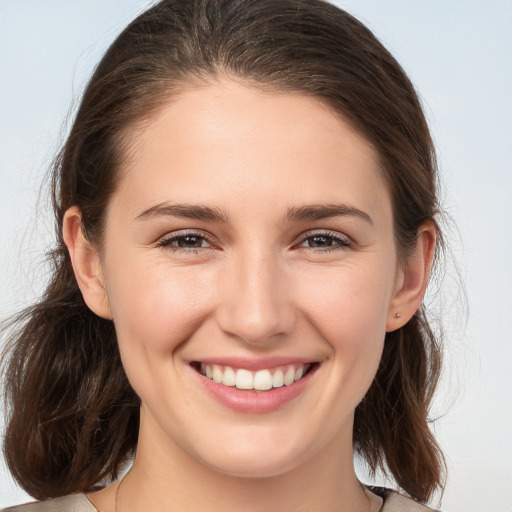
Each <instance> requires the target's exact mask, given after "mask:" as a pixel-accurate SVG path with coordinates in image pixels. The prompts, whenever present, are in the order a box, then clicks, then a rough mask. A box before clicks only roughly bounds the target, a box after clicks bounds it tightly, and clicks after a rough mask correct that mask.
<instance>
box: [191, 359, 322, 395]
mask: <svg viewBox="0 0 512 512" xmlns="http://www.w3.org/2000/svg"><path fill="white" fill-rule="evenodd" d="M191 366H192V368H194V369H195V370H196V371H197V372H198V373H200V374H201V375H203V376H204V377H206V378H207V379H209V380H211V381H213V382H215V383H217V384H222V385H224V386H228V387H235V388H237V389H240V390H246V391H251V390H252V391H270V390H272V389H277V388H281V387H283V386H290V385H292V384H293V383H294V382H297V381H299V380H301V379H303V378H304V377H305V376H306V375H308V374H309V373H311V372H313V371H315V370H316V369H317V368H318V366H320V363H306V364H286V365H282V366H278V367H276V368H269V369H261V370H257V371H251V370H247V369H244V368H233V367H231V366H225V365H219V364H209V363H201V362H200V361H194V362H192V363H191Z"/></svg>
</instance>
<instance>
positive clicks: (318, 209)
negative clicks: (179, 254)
mask: <svg viewBox="0 0 512 512" xmlns="http://www.w3.org/2000/svg"><path fill="white" fill-rule="evenodd" d="M341 216H355V217H359V218H360V219H363V220H364V221H365V222H367V223H368V224H370V225H372V226H373V220H372V219H371V217H370V216H369V215H368V214H367V213H366V212H364V211H362V210H359V209H358V208H354V207H353V206H348V205H345V204H314V205H307V206H300V207H292V208H290V209H289V210H288V212H287V214H286V215H285V222H297V221H308V220H322V219H327V218H330V217H341ZM154 217H181V218H186V219H195V220H205V221H211V222H218V223H222V224H226V223H227V222H228V220H229V217H228V215H227V214H226V213H225V212H224V211H222V210H221V209H219V208H212V207H210V206H205V205H201V204H198V205H195V204H194V205H192V204H170V203H162V204H158V205H156V206H152V207H151V208H148V209H147V210H144V211H143V212H142V213H141V214H140V215H138V216H137V217H136V219H137V220H146V219H150V218H154Z"/></svg>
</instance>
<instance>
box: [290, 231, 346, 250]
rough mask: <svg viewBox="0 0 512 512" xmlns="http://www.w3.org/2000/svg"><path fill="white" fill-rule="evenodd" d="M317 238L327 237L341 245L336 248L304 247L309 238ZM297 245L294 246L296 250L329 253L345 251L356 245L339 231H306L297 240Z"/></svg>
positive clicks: (335, 246)
mask: <svg viewBox="0 0 512 512" xmlns="http://www.w3.org/2000/svg"><path fill="white" fill-rule="evenodd" d="M315 236H325V237H328V238H332V239H334V240H339V242H340V243H338V244H337V245H334V246H327V247H324V248H322V247H319V248H315V247H304V246H302V245H301V244H303V243H304V242H305V241H306V240H307V239H308V238H313V237H315ZM297 240H298V241H297V243H295V244H293V247H294V248H298V249H303V250H304V249H305V250H311V251H315V252H322V251H323V252H327V251H329V250H331V251H332V250H340V249H341V250H343V249H349V248H350V247H352V246H353V245H354V241H353V240H352V239H351V238H350V237H349V236H348V235H346V234H344V233H341V232H339V231H332V230H330V229H313V230H309V231H306V232H304V233H302V234H301V235H300V237H298V239H297Z"/></svg>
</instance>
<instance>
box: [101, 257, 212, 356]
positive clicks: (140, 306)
mask: <svg viewBox="0 0 512 512" xmlns="http://www.w3.org/2000/svg"><path fill="white" fill-rule="evenodd" d="M125 264H126V266H127V267H128V269H129V270H130V271H129V272H127V273H124V272H123V273H120V272H116V273H115V277H114V278H113V280H112V281H109V282H108V283H107V287H108V289H110V290H112V293H111V294H110V293H109V302H110V306H111V310H112V314H113V317H114V323H115V326H116V332H117V335H118V339H119V344H120V347H121V350H122V351H125V352H126V351H127V350H128V349H130V350H138V351H141V350H145V351H148V352H150V351H155V352H158V353H165V352H169V351H173V350H175V349H176V348H177V347H178V346H179V345H180V344H181V343H182V342H183V340H186V339H187V338H188V337H189V336H190V335H191V334H192V333H193V332H194V330H195V329H196V328H197V325H198V324H199V323H200V322H201V319H202V318H203V317H204V315H205V314H206V311H205V310H206V309H208V304H209V302H210V301H211V300H210V298H209V297H208V295H207V292H208V290H210V289H211V286H207V283H208V281H209V279H208V276H207V275H205V274H206V273H205V272H195V273H193V279H191V272H190V269H186V268H176V267H174V268H172V267H170V266H169V265H168V264H167V265H166V264H161V263H154V264H148V262H144V263H143V264H137V261H134V262H133V263H132V264H130V262H125ZM123 274H124V275H123Z"/></svg>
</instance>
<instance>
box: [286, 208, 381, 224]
mask: <svg viewBox="0 0 512 512" xmlns="http://www.w3.org/2000/svg"><path fill="white" fill-rule="evenodd" d="M347 215H348V216H354V217H359V218H360V219H362V220H364V221H365V222H367V223H368V224H370V225H372V226H373V220H372V218H371V217H370V216H369V215H368V214H367V213H366V212H363V211H362V210H359V209H358V208H354V207H353V206H348V205H346V204H314V205H308V206H301V207H294V208H291V209H290V210H289V211H288V213H287V214H286V217H285V220H286V221H288V222H291V221H305V220H306V221H307V220H322V219H327V218H330V217H341V216H347Z"/></svg>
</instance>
